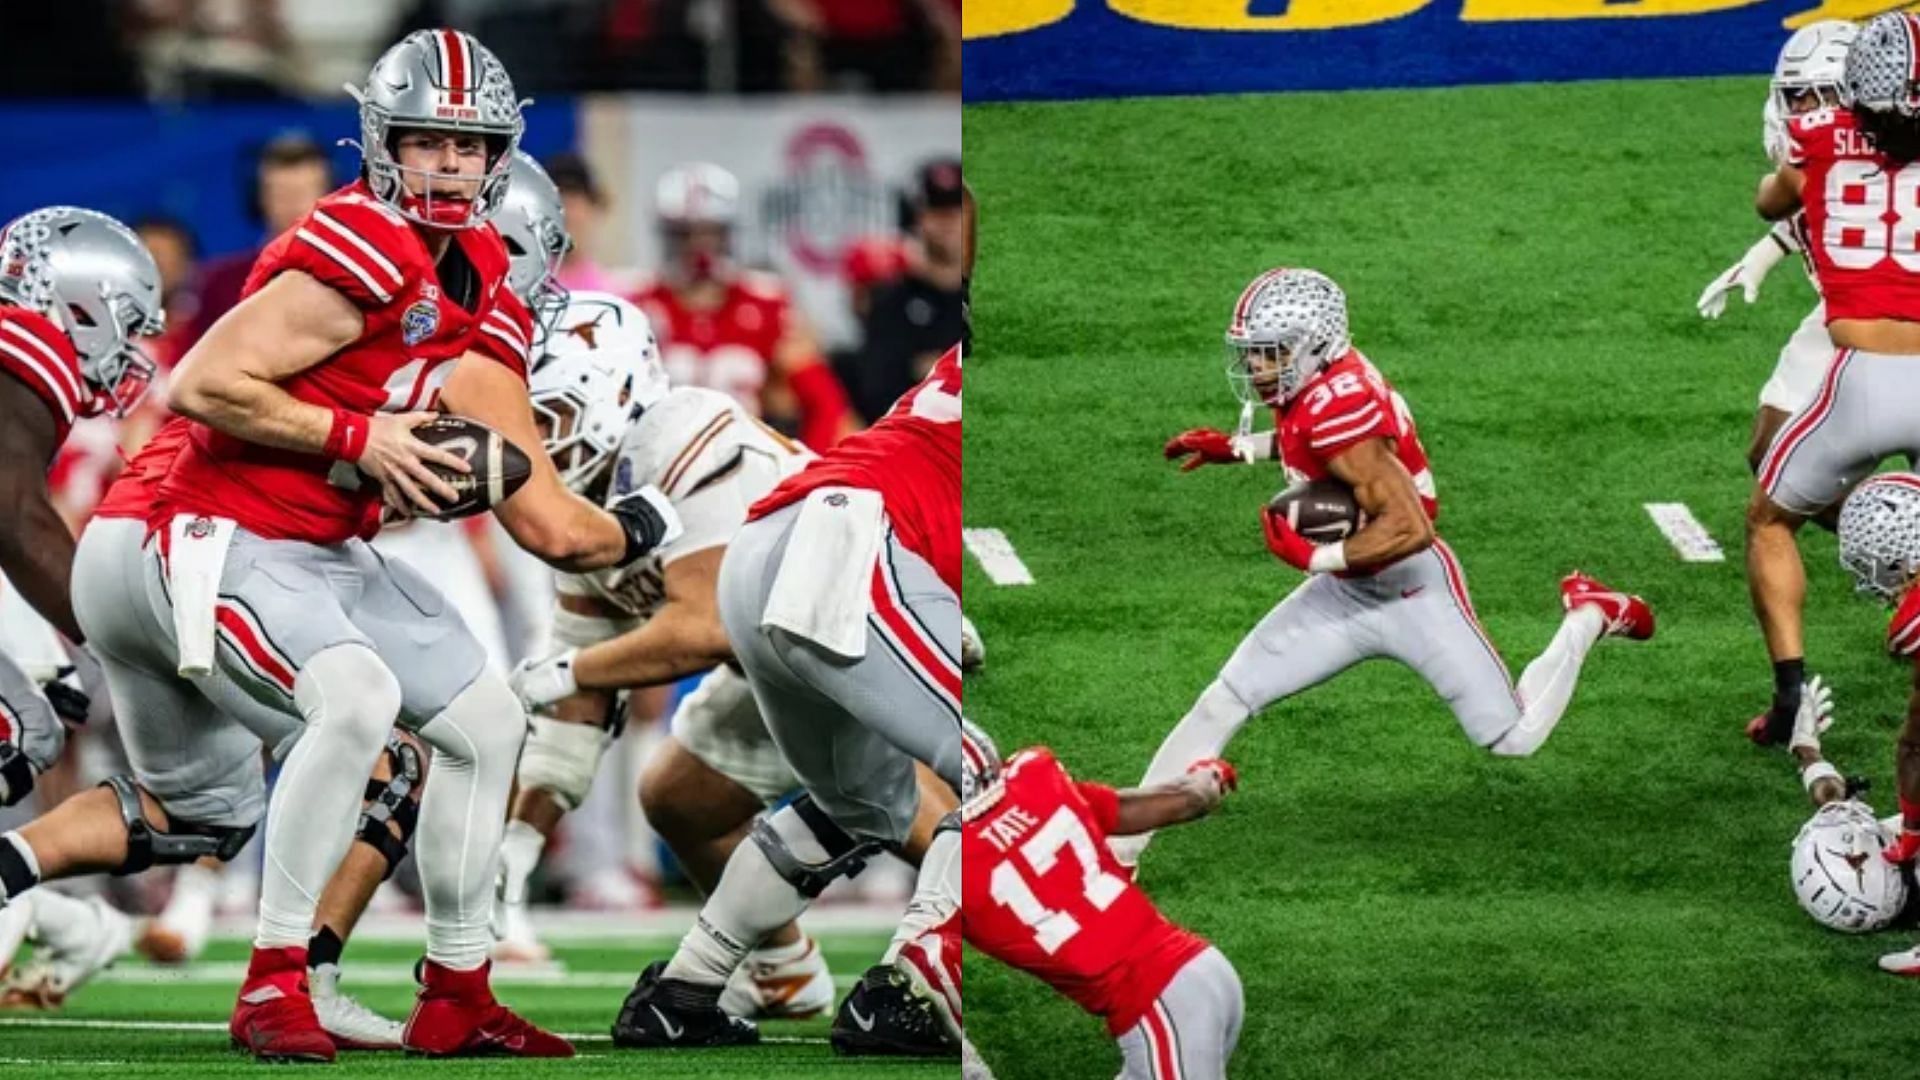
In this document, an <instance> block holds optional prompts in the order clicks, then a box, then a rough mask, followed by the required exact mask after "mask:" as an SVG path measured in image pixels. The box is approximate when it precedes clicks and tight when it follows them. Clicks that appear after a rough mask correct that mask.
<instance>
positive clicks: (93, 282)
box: [0, 206, 166, 416]
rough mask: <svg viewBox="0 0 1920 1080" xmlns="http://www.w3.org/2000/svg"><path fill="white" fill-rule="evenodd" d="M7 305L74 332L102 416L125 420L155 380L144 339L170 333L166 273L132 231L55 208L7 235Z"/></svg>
mask: <svg viewBox="0 0 1920 1080" xmlns="http://www.w3.org/2000/svg"><path fill="white" fill-rule="evenodd" d="M0 303H6V304H11V305H14V306H17V307H22V308H26V309H27V310H28V311H33V312H37V313H39V314H41V315H44V316H46V317H47V318H48V319H50V320H52V321H53V323H54V324H55V325H57V326H59V327H60V329H62V330H64V331H65V332H66V335H67V338H68V340H70V341H72V342H73V349H74V352H76V353H78V354H79V357H80V374H81V375H82V376H84V377H85V378H86V380H87V384H88V385H89V386H90V387H92V388H93V389H94V390H95V391H98V393H99V395H100V396H99V400H98V402H97V410H98V411H105V412H109V413H111V414H112V415H114V416H124V415H126V413H127V411H128V410H129V409H131V408H133V406H134V404H135V403H136V402H138V401H139V400H140V395H142V394H144V393H146V391H147V384H148V383H149V382H151V381H152V380H153V361H152V360H149V359H148V358H147V357H146V354H144V353H142V352H141V351H140V347H139V346H138V345H135V344H134V341H133V339H134V338H136V337H141V336H146V335H151V334H158V333H160V332H161V331H162V330H164V329H166V311H165V309H164V308H163V307H162V304H161V294H160V268H159V267H158V266H155V265H154V262H153V255H152V254H151V253H149V252H148V251H147V246H146V245H145V244H143V243H141V242H140V238H139V237H138V236H136V235H134V232H133V230H132V229H129V228H127V227H126V226H125V225H122V224H120V223H119V222H118V221H115V220H114V219H113V218H110V217H108V216H107V215H105V214H102V213H98V212H96V211H93V210H82V209H80V208H79V207H77V206H49V207H46V208H45V209H41V210H35V211H33V212H32V213H29V214H25V215H22V216H21V217H18V218H15V219H14V220H13V221H12V222H10V223H9V224H8V225H7V226H6V228H5V229H4V230H0Z"/></svg>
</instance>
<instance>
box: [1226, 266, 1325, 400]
mask: <svg viewBox="0 0 1920 1080" xmlns="http://www.w3.org/2000/svg"><path fill="white" fill-rule="evenodd" d="M1348 348H1349V344H1348V340H1347V297H1346V294H1344V293H1342V292H1341V291H1340V286H1338V285H1335V284H1334V283H1333V279H1331V278H1329V277H1327V276H1326V275H1325V274H1322V273H1320V272H1319V271H1317V270H1302V269H1298V268H1294V267H1280V268H1278V269H1275V270H1269V271H1267V272H1266V273H1264V274H1261V275H1260V276H1259V277H1257V278H1254V279H1253V282H1252V283H1251V284H1249V285H1248V286H1247V287H1246V289H1244V290H1243V291H1242V292H1241V293H1240V299H1239V301H1238V302H1237V303H1235V304H1234V306H1233V321H1232V322H1231V323H1230V324H1228V326H1227V382H1228V383H1230V384H1231V385H1232V386H1233V392H1234V394H1235V396H1237V397H1238V398H1239V399H1240V400H1241V402H1243V403H1253V402H1264V403H1266V404H1268V405H1284V404H1286V403H1287V402H1288V401H1291V400H1293V396H1294V395H1295V394H1297V393H1299V392H1300V388H1301V387H1302V386H1305V385H1306V384H1307V381H1308V380H1309V379H1312V378H1313V376H1314V375H1315V374H1317V373H1318V372H1319V371H1320V369H1321V368H1322V367H1325V366H1326V365H1327V364H1328V363H1331V362H1332V361H1334V360H1336V359H1338V358H1339V357H1341V356H1342V355H1344V354H1345V353H1346V351H1347V349H1348Z"/></svg>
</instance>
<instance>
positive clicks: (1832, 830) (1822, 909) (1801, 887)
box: [1791, 799, 1907, 934]
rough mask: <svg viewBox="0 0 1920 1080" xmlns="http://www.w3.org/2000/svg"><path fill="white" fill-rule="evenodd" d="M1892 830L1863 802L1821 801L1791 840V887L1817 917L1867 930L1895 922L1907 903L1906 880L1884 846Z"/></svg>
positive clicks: (1844, 928)
mask: <svg viewBox="0 0 1920 1080" xmlns="http://www.w3.org/2000/svg"><path fill="white" fill-rule="evenodd" d="M1892 843H1893V835H1892V833H1891V832H1890V831H1889V830H1888V829H1887V827H1886V826H1885V825H1884V824H1882V823H1881V822H1880V821H1879V819H1877V818H1875V817H1874V816H1873V810H1872V809H1871V808H1869V807H1868V806H1867V805H1866V804H1865V803H1862V802H1859V801H1857V800H1853V799H1846V800H1843V801H1841V802H1832V803H1828V804H1827V805H1825V806H1823V807H1821V808H1820V809H1819V811H1818V812H1816V813H1815V814H1814V815H1813V820H1811V821H1809V822H1807V823H1806V824H1805V825H1803V826H1801V828H1800V835H1798V836H1796V837H1794V840H1793V861H1792V864H1791V865H1792V869H1793V893H1794V895H1795V896H1796V897H1798V898H1799V900H1800V906H1801V908H1803V909H1804V910H1805V911H1806V913H1807V914H1809V915H1811V916H1813V919H1814V921H1815V922H1817V923H1819V924H1820V925H1822V926H1825V927H1828V928H1830V929H1833V930H1838V931H1840V932H1842V933H1847V934H1867V933H1872V932H1873V931H1875V930H1879V929H1881V928H1882V927H1884V926H1886V925H1887V924H1888V923H1890V922H1892V921H1893V920H1894V918H1895V917H1896V916H1898V915H1899V914H1900V910H1901V909H1902V908H1903V907H1905V906H1906V903H1907V880H1906V878H1905V877H1904V876H1902V874H1901V872H1900V868H1899V867H1897V866H1895V865H1893V864H1892V863H1890V862H1888V861H1887V860H1886V858H1885V857H1884V855H1883V854H1882V853H1883V852H1885V851H1886V849H1887V847H1888V846H1889V845H1890V844H1892Z"/></svg>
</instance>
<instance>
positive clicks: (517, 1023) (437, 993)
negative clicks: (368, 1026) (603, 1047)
mask: <svg viewBox="0 0 1920 1080" xmlns="http://www.w3.org/2000/svg"><path fill="white" fill-rule="evenodd" d="M421 971H422V977H421V980H420V997H419V1000H417V1001H415V1002H414V1005H413V1015H412V1016H410V1017H408V1018H407V1027H406V1030H405V1031H404V1032H403V1033H402V1034H401V1036H400V1041H401V1044H402V1045H404V1046H405V1047H406V1049H407V1051H408V1052H409V1053H414V1054H427V1055H429V1056H432V1057H456V1056H458V1057H478V1056H482V1055H490V1054H497V1055H504V1056H507V1057H542V1058H562V1057H572V1056H573V1044H572V1043H570V1042H568V1041H567V1040H565V1039H563V1038H561V1037H560V1036H558V1035H554V1034H552V1033H550V1032H546V1031H542V1030H541V1029H539V1028H537V1027H535V1026H533V1025H532V1024H529V1023H527V1022H526V1021H525V1020H522V1019H521V1018H520V1017H518V1016H516V1015H514V1012H513V1010H511V1009H509V1008H507V1007H506V1006H505V1005H502V1004H500V1003H499V1002H498V1001H495V1000H494V999H493V987H492V986H491V985H489V983H488V976H489V975H490V974H491V972H492V971H493V964H492V963H491V962H488V963H485V964H481V965H480V966H479V967H477V968H475V969H473V970H472V971H454V970H453V969H451V968H445V967H441V966H440V965H439V964H436V963H434V962H433V961H431V960H428V961H425V962H424V963H422V964H421Z"/></svg>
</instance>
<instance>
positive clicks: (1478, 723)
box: [1114, 268, 1653, 865]
mask: <svg viewBox="0 0 1920 1080" xmlns="http://www.w3.org/2000/svg"><path fill="white" fill-rule="evenodd" d="M1226 340H1227V348H1228V353H1229V359H1228V368H1227V374H1228V379H1229V381H1230V382H1231V383H1232V385H1233V386H1234V389H1235V391H1236V392H1237V393H1238V394H1239V395H1240V397H1241V401H1242V403H1243V405H1244V406H1246V407H1247V408H1248V409H1249V415H1250V412H1251V409H1252V408H1254V407H1257V406H1258V405H1266V406H1269V407H1271V408H1272V409H1273V411H1274V414H1275V417H1276V419H1277V425H1276V428H1275V430H1273V431H1271V432H1265V433H1261V434H1258V435H1253V434H1243V435H1238V436H1234V437H1229V436H1227V435H1225V434H1223V433H1221V432H1219V431H1215V430H1213V429H1211V428H1201V429H1197V430H1193V431H1188V432H1186V433H1184V434H1182V435H1179V436H1177V437H1175V438H1174V439H1173V440H1172V441H1170V442H1169V443H1167V446H1166V456H1167V457H1168V458H1172V459H1178V458H1184V457H1187V456H1188V455H1192V457H1191V460H1189V461H1187V462H1186V464H1185V466H1184V467H1185V468H1187V469H1192V468H1195V467H1197V466H1199V465H1202V464H1208V463H1219V464H1229V463H1240V462H1258V461H1266V460H1271V459H1274V458H1278V459H1279V460H1280V462H1281V464H1282V465H1283V466H1284V467H1285V469H1286V472H1287V476H1288V477H1289V478H1291V479H1294V480H1296V481H1299V480H1310V481H1318V480H1325V479H1326V478H1328V477H1332V478H1334V479H1336V480H1338V481H1340V482H1341V483H1344V484H1345V485H1347V486H1348V487H1350V488H1351V489H1352V493H1353V499H1354V502H1355V504H1356V505H1357V507H1358V509H1359V511H1360V518H1359V527H1358V529H1357V531H1354V532H1353V533H1352V534H1351V535H1349V536H1348V538H1347V539H1345V540H1344V541H1340V542H1337V543H1328V544H1315V543H1313V542H1311V541H1309V540H1308V539H1306V538H1305V537H1304V536H1302V535H1301V534H1300V533H1299V532H1298V531H1296V530H1295V529H1294V527H1293V526H1292V525H1290V524H1288V521H1287V519H1286V518H1285V517H1284V516H1283V515H1282V514H1280V513H1278V512H1276V511H1275V510H1274V509H1272V508H1271V507H1270V508H1268V509H1267V510H1266V511H1265V512H1264V513H1263V515H1262V524H1263V526H1264V529H1265V533H1266V540H1267V548H1268V550H1269V551H1271V552H1273V554H1274V555H1275V556H1277V557H1278V558H1279V559H1280V560H1281V561H1283V562H1285V563H1287V564H1288V565H1290V566H1293V567H1295V568H1296V569H1299V570H1304V571H1306V572H1307V574H1308V577H1307V580H1306V582H1305V583H1304V584H1302V585H1301V586H1300V587H1299V588H1297V589H1295V590H1294V591H1293V592H1292V593H1291V594H1289V595H1288V596H1287V598H1286V599H1284V600H1282V601H1281V602H1280V604H1279V606H1278V607H1275V608H1274V609H1273V611H1271V612H1270V613H1268V615H1267V616H1266V618H1264V619H1262V620H1261V621H1260V624H1259V625H1258V626H1256V627H1254V629H1253V632H1252V633H1251V634H1249V635H1248V636H1247V638H1246V640H1245V641H1243V642H1241V643H1240V646H1239V648H1237V649H1236V650H1235V651H1234V654H1233V656H1232V657H1231V658H1229V659H1228V660H1227V663H1226V667H1225V668H1223V669H1222V670H1221V673H1220V677H1219V678H1217V679H1215V680H1214V682H1213V683H1212V685H1210V686H1208V687H1207V688H1206V690H1205V691H1203V692H1202V693H1201V695H1200V700H1199V701H1197V702H1195V703H1194V706H1193V708H1192V709H1191V710H1189V711H1188V713H1187V715H1186V716H1185V717H1183V718H1182V719H1181V721H1180V723H1179V725H1178V726H1176V727H1175V728H1174V729H1173V731H1172V732H1171V733H1169V734H1168V735H1167V738H1166V740H1165V741H1164V742H1163V743H1161V745H1160V749H1159V752H1158V753H1156V754H1155V755H1154V758H1153V763H1152V765H1150V766H1149V767H1148V769H1147V775H1146V779H1145V780H1144V781H1143V783H1146V784H1154V783H1158V782H1161V781H1164V780H1170V779H1172V778H1174V777H1177V776H1179V775H1180V774H1181V773H1182V772H1184V771H1185V770H1186V768H1187V766H1188V765H1190V764H1192V763H1193V762H1195V761H1199V760H1203V759H1206V758H1212V757H1217V756H1218V755H1219V754H1220V752H1221V750H1222V749H1223V748H1224V747H1225V746H1226V745H1227V742H1228V740H1230V739H1231V738H1233V736H1234V734H1235V733H1236V732H1238V731H1239V730H1240V726H1241V725H1242V724H1244V723H1246V722H1247V720H1248V718H1249V717H1251V716H1252V715H1253V714H1254V713H1255V712H1257V711H1259V710H1260V709H1263V708H1266V707H1267V706H1268V705H1271V704H1273V703H1274V702H1276V701H1279V700H1281V699H1283V698H1286V697H1289V696H1291V695H1293V694H1295V693H1298V692H1299V691H1301V690H1305V689H1306V688H1308V687H1311V686H1314V685H1317V684H1319V683H1321V682H1323V681H1325V680H1327V679H1329V678H1331V677H1333V676H1334V675H1337V674H1339V673H1340V672H1342V671H1344V670H1346V669H1347V668H1349V667H1351V666H1353V665H1354V664H1357V663H1359V662H1360V661H1362V660H1366V659H1370V658H1373V657H1389V658H1392V659H1395V660H1398V661H1400V662H1401V663H1403V664H1405V665H1407V666H1408V667H1410V668H1412V669H1414V670H1415V671H1416V672H1419V673H1420V675H1421V676H1422V677H1423V678H1425V679H1426V680H1427V683H1428V685H1430V686H1432V687H1433V688H1434V690H1435V692H1437V693H1438V694H1439V695H1440V696H1441V697H1442V698H1445V699H1446V702H1447V704H1448V706H1449V707H1451V708H1452V710H1453V714H1454V717H1455V718H1456V719H1457V720H1458V721H1459V722H1460V726H1461V727H1462V728H1463V729H1465V731H1466V734H1467V737H1468V738H1469V739H1471V740H1473V742H1474V744H1475V745H1476V746H1482V747H1485V748H1486V749H1488V750H1489V751H1491V752H1493V753H1495V754H1499V755H1502V756H1509V757H1524V756H1526V755H1529V754H1532V753H1533V752H1534V751H1536V750H1538V749H1539V748H1540V747H1541V745H1542V744H1544V743H1545V742H1546V740H1547V737H1548V736H1549V735H1551V734H1552V733H1553V729H1554V726H1555V725H1556V724H1558V723H1559V722H1560V717H1561V714H1562V713H1564V712H1565V711H1566V708H1567V705H1568V703H1569V702H1570V701H1571V700H1572V699H1573V691H1574V686H1575V684H1576V683H1577V682H1578V680H1579V677H1580V667H1581V664H1582V663H1583V662H1584V660H1585V659H1586V655H1587V652H1588V650H1590V649H1591V648H1592V647H1593V645H1594V643H1595V642H1596V641H1598V640H1599V639H1600V638H1601V637H1605V636H1620V637H1628V638H1635V639H1645V638H1649V637H1652V636H1653V612H1652V611H1651V610H1650V609H1649V608H1648V607H1647V605H1646V602H1645V601H1643V600H1641V599H1640V598H1639V597H1637V596H1630V595H1628V594H1626V593H1620V592H1615V591H1613V590H1611V589H1608V588H1607V587H1606V586H1605V585H1602V584H1600V583H1599V582H1598V581H1595V580H1594V579H1593V578H1591V577H1588V576H1587V575H1585V574H1582V573H1580V572H1579V571H1575V572H1573V573H1571V574H1569V575H1567V576H1566V577H1565V578H1563V579H1562V580H1561V582H1560V602H1561V606H1562V607H1563V608H1564V609H1565V611H1566V617H1565V619H1564V620H1563V621H1562V622H1561V624H1560V629H1559V632H1558V633H1556V634H1555V635H1554V637H1553V641H1552V642H1550V643H1549V644H1548V645H1547V648H1546V651H1545V652H1543V653H1541V654H1540V657H1539V658H1538V659H1536V660H1535V661H1534V662H1533V663H1532V664H1529V665H1528V666H1527V669H1526V671H1525V672H1523V673H1522V674H1521V676H1520V682H1519V684H1518V685H1517V686H1516V685H1515V684H1514V683H1513V682H1512V681H1511V678H1510V676H1509V675H1508V674H1507V666H1506V663H1505V661H1503V660H1502V659H1501V658H1500V654H1499V653H1498V652H1496V651H1495V650H1494V647H1493V643H1492V642H1491V641H1490V640H1488V638H1487V636H1486V633H1485V632H1484V631H1483V630H1482V629H1481V628H1480V621H1479V619H1478V618H1477V617H1476V616H1475V615H1474V612H1473V604H1472V601H1471V600H1469V599H1468V596H1467V583H1466V576H1465V574H1464V572H1463V571H1462V570H1461V568H1460V563H1459V561H1458V560H1456V559H1455V558H1454V556H1453V551H1452V550H1451V549H1449V548H1448V547H1447V545H1446V542H1445V541H1443V540H1440V539H1439V538H1438V537H1437V536H1436V535H1435V534H1434V528H1433V521H1434V518H1435V517H1436V516H1438V514H1439V512H1440V501H1439V495H1438V494H1437V492H1436V490H1435V488H1434V480H1433V473H1432V472H1431V470H1430V469H1429V468H1428V465H1427V453H1426V450H1425V448H1424V447H1422V446H1421V443H1420V436H1419V433H1418V432H1417V431H1416V430H1415V427H1414V421H1413V413H1412V411H1411V410H1410V409H1409V408H1408V406H1407V403H1406V400H1405V399H1404V398H1402V397H1401V396H1400V395H1399V394H1398V393H1397V392H1395V391H1394V389H1393V387H1392V386H1390V385H1389V384H1388V383H1387V381H1386V379H1385V378H1384V377H1382V375H1381V374H1380V372H1379V370H1378V369H1376V368H1375V367H1374V366H1373V364H1371V363H1370V362H1368V360H1367V358H1366V357H1364V356H1362V355H1360V352H1359V350H1357V349H1355V348H1354V347H1353V345H1352V343H1351V342H1350V341H1349V340H1348V338H1347V302H1346V296H1345V295H1344V294H1343V293H1342V292H1341V291H1340V288H1339V286H1337V285H1335V284H1334V283H1333V282H1332V281H1331V280H1330V279H1328V278H1327V277H1326V275H1324V274H1320V273H1317V272H1315V271H1312V270H1301V269H1290V268H1282V269H1277V270H1270V271H1268V272H1267V273H1265V274H1262V275H1261V276H1260V277H1258V278H1255V279H1254V281H1253V283H1252V284H1250V285H1248V286H1247V288H1246V290H1245V291H1244V292H1242V293H1241V294H1240V300H1239V302H1238V303H1237V304H1235V306H1234V310H1233V316H1232V321H1231V323H1230V324H1229V326H1228V328H1227V335H1226ZM1148 839H1149V836H1148V835H1146V834H1143V835H1140V836H1137V837H1131V838H1128V839H1127V840H1124V841H1121V842H1118V843H1116V844H1115V845H1114V847H1115V851H1116V853H1118V854H1119V856H1120V860H1121V862H1123V863H1126V864H1128V865H1132V864H1133V863H1135V862H1137V861H1138V859H1139V855H1140V852H1141V851H1142V850H1144V849H1145V847H1146V844H1147V841H1148Z"/></svg>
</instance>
